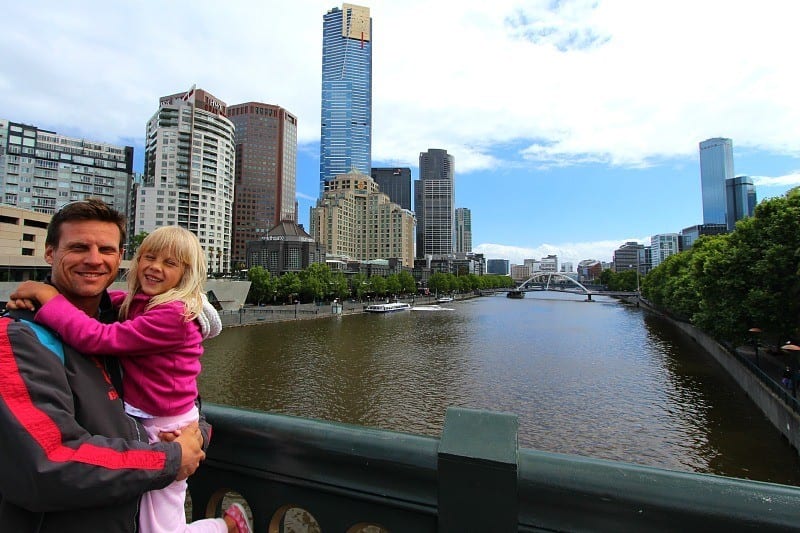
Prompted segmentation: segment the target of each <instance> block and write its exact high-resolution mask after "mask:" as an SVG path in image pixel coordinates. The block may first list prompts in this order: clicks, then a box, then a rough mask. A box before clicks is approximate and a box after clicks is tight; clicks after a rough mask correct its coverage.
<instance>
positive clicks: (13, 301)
mask: <svg viewBox="0 0 800 533" xmlns="http://www.w3.org/2000/svg"><path fill="white" fill-rule="evenodd" d="M56 296H58V289H56V288H55V287H53V286H52V285H48V284H46V283H41V282H38V281H24V282H22V283H20V284H19V286H18V287H17V288H16V289H14V292H12V293H11V296H9V305H8V306H7V307H8V308H9V309H30V310H31V311H35V310H36V309H35V307H34V305H33V304H34V302H39V304H40V305H44V304H46V303H47V302H49V301H50V300H52V299H53V298H55V297H56Z"/></svg>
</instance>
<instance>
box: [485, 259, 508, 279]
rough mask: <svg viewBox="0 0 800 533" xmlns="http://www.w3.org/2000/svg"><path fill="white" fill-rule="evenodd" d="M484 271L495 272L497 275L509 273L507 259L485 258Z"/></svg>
mask: <svg viewBox="0 0 800 533" xmlns="http://www.w3.org/2000/svg"><path fill="white" fill-rule="evenodd" d="M486 273H487V274H495V275H498V276H508V273H509V260H508V259H487V260H486Z"/></svg>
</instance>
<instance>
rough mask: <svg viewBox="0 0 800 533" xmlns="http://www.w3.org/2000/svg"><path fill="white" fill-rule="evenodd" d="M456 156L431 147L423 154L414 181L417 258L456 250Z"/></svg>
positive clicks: (445, 253) (451, 252)
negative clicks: (417, 176) (417, 177)
mask: <svg viewBox="0 0 800 533" xmlns="http://www.w3.org/2000/svg"><path fill="white" fill-rule="evenodd" d="M455 167H456V165H455V157H453V156H452V155H450V154H448V153H447V150H441V149H438V148H431V149H429V150H428V151H427V152H422V153H420V154H419V179H418V180H416V181H415V182H414V209H415V212H416V215H417V251H416V254H417V257H425V256H427V255H431V256H442V255H444V256H446V255H452V254H453V252H454V251H455Z"/></svg>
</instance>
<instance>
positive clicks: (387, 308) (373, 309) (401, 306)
mask: <svg viewBox="0 0 800 533" xmlns="http://www.w3.org/2000/svg"><path fill="white" fill-rule="evenodd" d="M409 309H411V304H407V303H400V302H393V303H385V304H372V305H368V306H367V308H366V309H364V311H365V312H367V313H393V312H395V311H408V310H409Z"/></svg>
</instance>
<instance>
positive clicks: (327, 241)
mask: <svg viewBox="0 0 800 533" xmlns="http://www.w3.org/2000/svg"><path fill="white" fill-rule="evenodd" d="M309 220H310V232H309V233H310V234H311V236H312V237H314V239H316V241H317V242H320V243H322V244H324V245H325V248H326V250H327V252H328V254H329V255H330V256H332V257H334V258H346V259H350V260H353V259H355V260H359V261H369V260H373V259H391V258H397V259H399V260H400V262H401V264H402V265H403V266H406V267H408V268H411V267H412V266H413V264H414V226H415V224H416V221H415V219H414V214H413V213H412V212H411V211H408V210H406V209H403V208H402V207H400V206H399V205H397V204H396V203H393V202H392V201H391V200H390V199H389V197H388V196H387V195H386V194H384V193H382V192H381V191H380V189H379V187H378V184H377V183H375V181H374V180H373V179H372V178H371V177H370V176H368V175H366V174H361V173H358V172H355V171H352V172H349V173H347V174H342V175H340V176H336V177H335V178H334V179H332V180H329V181H327V182H326V183H325V191H324V192H323V194H322V197H321V198H320V199H319V200H317V204H316V207H312V208H311V215H310V218H309Z"/></svg>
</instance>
